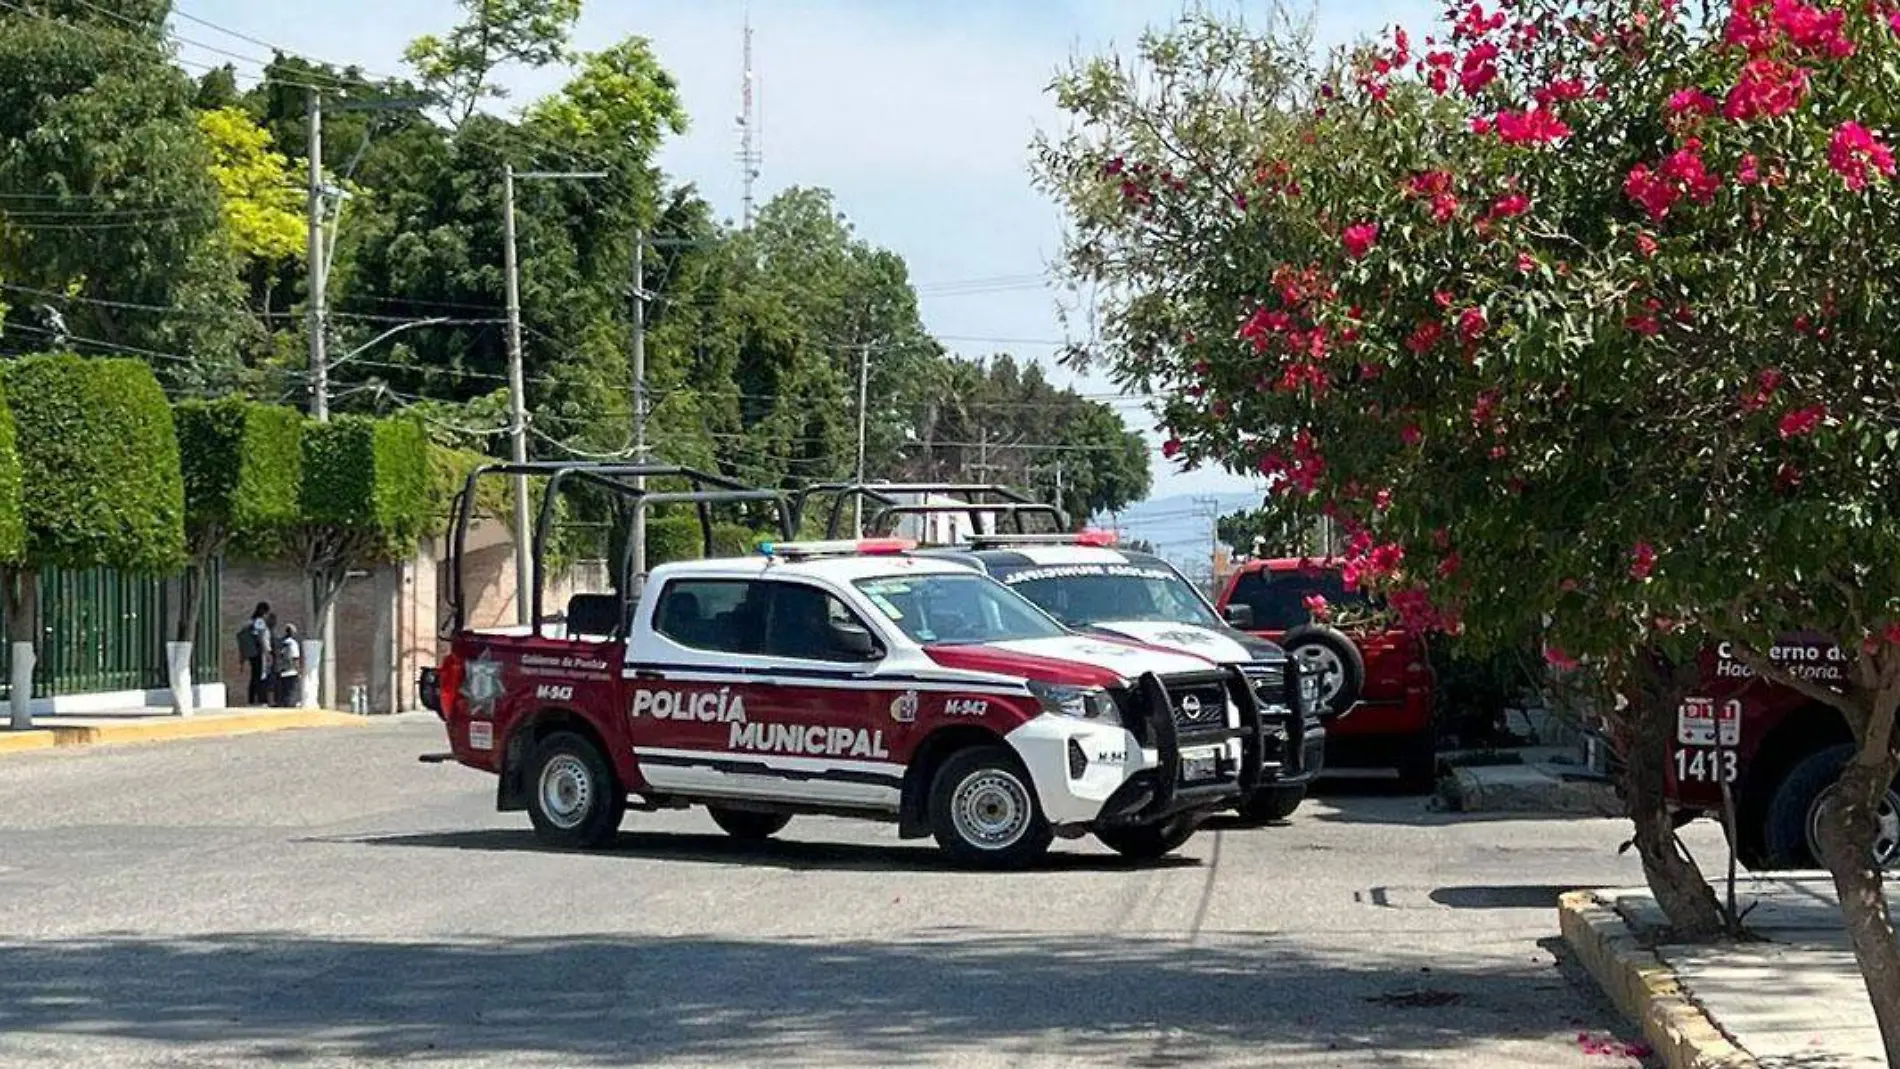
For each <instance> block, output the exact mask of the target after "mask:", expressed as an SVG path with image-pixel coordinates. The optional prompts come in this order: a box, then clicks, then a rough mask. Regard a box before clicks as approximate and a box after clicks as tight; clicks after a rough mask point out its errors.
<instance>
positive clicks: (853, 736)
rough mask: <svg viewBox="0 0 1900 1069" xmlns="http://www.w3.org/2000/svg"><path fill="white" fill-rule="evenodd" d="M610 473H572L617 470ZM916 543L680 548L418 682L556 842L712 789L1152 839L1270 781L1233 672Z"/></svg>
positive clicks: (737, 823) (905, 822) (734, 798)
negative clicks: (549, 619) (1044, 604)
mask: <svg viewBox="0 0 1900 1069" xmlns="http://www.w3.org/2000/svg"><path fill="white" fill-rule="evenodd" d="M530 467H535V466H530ZM517 470H518V469H516V468H514V467H513V466H496V467H494V468H491V469H486V472H487V473H495V472H499V473H503V474H510V473H514V472H516V471H517ZM607 470H609V469H604V468H598V467H596V468H587V469H582V468H581V466H568V467H565V468H563V469H562V471H563V473H564V475H565V476H571V477H578V478H583V479H587V480H598V479H603V478H612V479H617V480H621V481H624V477H623V476H615V475H603V474H602V472H603V471H607ZM612 470H632V469H631V468H628V469H612ZM645 470H648V472H649V474H650V473H651V469H645ZM543 473H544V474H545V472H543ZM480 474H483V473H477V476H479V475H480ZM477 476H472V477H471V481H472V479H473V478H475V477H477ZM703 478H707V479H710V477H703ZM554 481H555V482H558V481H559V478H556V479H555V480H554ZM756 493H757V492H751V491H743V490H739V489H730V488H715V489H713V490H710V491H701V492H700V493H699V494H698V495H697V496H698V497H699V498H700V499H701V501H702V503H703V502H704V501H707V500H728V499H737V498H740V497H741V496H746V495H755V494H756ZM547 496H548V497H550V498H551V497H552V496H553V495H552V493H550V494H549V495H547ZM646 496H647V497H648V498H651V499H659V500H672V501H679V500H685V499H688V498H692V497H694V496H695V495H694V494H671V495H666V494H650V495H646ZM472 499H473V495H472V494H468V493H465V494H464V499H463V500H464V503H463V505H462V506H461V507H460V508H459V509H458V524H457V526H458V530H457V531H456V532H455V535H456V537H457V539H458V540H459V538H460V536H461V535H462V534H463V533H465V527H466V523H465V520H466V512H467V508H468V506H467V504H466V503H467V502H468V501H470V500H472ZM751 499H753V500H756V499H757V498H756V497H752V498H751ZM548 510H549V506H548V505H547V504H546V503H545V501H544V506H543V512H544V519H545V514H546V513H547V512H548ZM543 533H545V527H544V528H543ZM539 541H540V539H537V553H536V556H537V559H538V557H539V545H538V543H539ZM907 548H908V546H907V544H905V543H901V542H897V541H893V540H869V541H847V542H825V543H805V544H798V543H782V544H776V545H768V546H764V547H761V552H760V553H759V554H757V555H754V556H748V557H742V558H732V559H714V560H700V561H690V562H680V563H674V564H668V565H663V566H661V567H659V568H657V569H655V570H654V571H653V572H652V574H651V575H650V576H646V577H644V582H643V583H641V584H639V591H638V593H637V594H635V595H634V596H631V597H627V598H624V599H621V598H619V597H618V595H611V596H609V598H610V599H611V604H608V603H605V602H594V603H583V604H578V605H575V606H571V607H570V611H569V613H568V614H567V616H566V618H565V619H564V620H562V621H559V622H557V623H555V624H553V625H552V626H550V625H547V624H541V625H537V626H535V627H533V628H515V629H507V630H502V631H476V630H470V629H465V628H459V627H458V628H457V630H456V631H455V632H454V634H453V639H452V652H451V653H450V655H449V656H448V657H446V658H445V659H444V661H443V663H442V665H441V666H440V667H439V668H438V669H436V670H434V671H433V672H430V673H425V677H424V680H423V690H424V700H425V703H428V704H430V706H431V707H432V708H435V709H436V710H437V711H438V712H439V713H440V714H441V716H442V718H443V720H444V722H445V724H446V726H447V729H448V735H449V743H450V746H451V749H452V755H453V759H454V760H456V761H459V762H461V763H462V764H465V765H468V766H471V767H474V768H478V769H482V770H484V771H488V772H492V773H495V774H497V775H498V777H499V780H500V784H499V795H498V798H499V804H500V807H501V808H502V809H504V810H517V809H526V810H527V811H528V813H529V816H530V818H531V819H532V821H533V824H534V827H535V829H536V831H537V832H538V833H539V834H540V835H541V836H542V837H543V838H544V839H545V840H547V841H549V842H551V843H554V844H559V845H564V846H598V845H602V844H606V843H609V842H611V841H612V840H613V838H614V834H615V831H616V829H617V828H618V827H619V824H620V821H621V819H622V816H623V814H624V813H625V811H626V809H627V808H629V806H632V807H634V808H637V809H644V810H654V809H663V808H681V807H686V806H705V807H706V808H707V809H708V810H709V811H710V813H711V816H712V818H713V820H714V821H715V822H716V823H718V825H719V826H720V827H721V828H723V829H725V830H726V831H727V832H728V833H730V834H732V835H735V836H738V837H741V838H763V837H766V836H770V835H772V834H774V833H776V832H777V831H779V830H780V829H781V828H783V827H784V826H785V825H786V823H787V822H788V821H789V820H790V819H791V818H792V817H793V816H795V815H799V814H831V815H844V816H856V817H867V818H872V819H880V820H888V821H895V822H896V824H897V825H898V830H899V834H900V836H903V837H906V838H915V837H922V836H925V835H933V836H935V838H936V840H937V842H938V844H939V845H940V846H941V847H942V849H943V850H944V851H945V852H946V854H948V855H949V856H950V857H951V858H953V859H954V860H956V861H959V862H962V863H966V864H972V865H981V866H991V867H1009V866H1020V865H1024V864H1027V863H1029V862H1031V861H1033V860H1034V859H1036V858H1037V857H1039V856H1040V855H1041V854H1042V853H1043V852H1044V851H1046V850H1047V849H1048V847H1049V845H1050V843H1051V841H1052V840H1053V839H1054V838H1056V837H1058V836H1062V837H1077V836H1081V835H1084V834H1091V833H1092V834H1094V835H1096V836H1097V837H1099V838H1100V839H1101V840H1102V841H1103V842H1104V843H1106V844H1107V845H1108V846H1110V847H1111V848H1113V849H1115V850H1117V851H1119V852H1121V853H1124V854H1127V855H1130V856H1136V857H1157V856H1160V855H1162V854H1165V853H1167V852H1168V851H1170V850H1173V849H1174V848H1176V847H1178V846H1179V845H1180V844H1181V843H1182V842H1184V841H1186V839H1187V838H1188V837H1189V836H1190V835H1191V834H1192V833H1193V831H1194V829H1195V827H1196V825H1197V824H1198V823H1199V822H1200V820H1201V819H1202V818H1203V817H1205V816H1206V815H1208V814H1209V813H1212V812H1214V811H1217V810H1219V809H1222V808H1230V807H1232V806H1233V805H1234V803H1235V801H1236V799H1237V798H1239V797H1241V796H1243V795H1245V794H1246V793H1248V792H1250V791H1251V790H1252V789H1253V788H1254V787H1255V786H1257V785H1258V782H1259V779H1260V776H1261V773H1262V757H1261V754H1262V745H1263V742H1262V739H1263V735H1262V728H1261V724H1262V718H1261V713H1260V707H1259V704H1258V702H1257V700H1256V697H1255V694H1254V692H1253V690H1252V689H1251V688H1250V687H1249V685H1248V683H1247V681H1246V679H1245V678H1244V677H1243V676H1242V674H1241V673H1240V672H1239V671H1237V670H1236V669H1235V668H1234V667H1233V666H1222V665H1218V664H1215V663H1213V662H1211V661H1208V660H1204V659H1201V658H1199V657H1195V656H1192V655H1188V654H1183V653H1177V652H1170V651H1166V650H1162V649H1158V648H1154V647H1149V646H1143V645H1140V644H1137V643H1133V642H1126V641H1118V640H1114V639H1109V638H1100V637H1090V636H1085V635H1081V634H1078V633H1076V632H1073V631H1070V630H1069V629H1067V628H1065V627H1064V626H1063V625H1062V624H1060V623H1058V622H1057V621H1056V620H1054V619H1053V618H1052V617H1050V616H1049V615H1047V614H1046V613H1044V612H1043V611H1042V610H1041V609H1038V608H1037V607H1036V606H1035V605H1033V604H1032V603H1030V602H1029V601H1027V600H1026V599H1024V598H1022V597H1021V596H1019V595H1017V594H1016V593H1014V592H1012V591H1010V590H1009V589H1008V588H1007V587H1005V586H1003V585H1002V584H1000V583H997V582H996V581H995V580H993V579H991V578H989V577H988V576H985V575H983V574H981V573H979V572H977V571H975V570H974V569H971V568H969V567H967V566H965V565H962V564H958V563H955V562H951V561H944V560H931V559H927V558H922V557H917V556H913V555H910V554H909V553H908V552H907ZM537 571H538V565H537ZM457 586H458V587H459V582H458V584H457ZM620 589H629V586H622V587H621V588H620ZM453 601H454V604H455V605H458V606H459V604H460V600H459V589H458V592H457V594H456V596H455V598H454V599H453ZM623 608H624V611H622V609H623ZM456 615H458V616H459V612H458V613H457V614H456ZM537 617H538V609H537Z"/></svg>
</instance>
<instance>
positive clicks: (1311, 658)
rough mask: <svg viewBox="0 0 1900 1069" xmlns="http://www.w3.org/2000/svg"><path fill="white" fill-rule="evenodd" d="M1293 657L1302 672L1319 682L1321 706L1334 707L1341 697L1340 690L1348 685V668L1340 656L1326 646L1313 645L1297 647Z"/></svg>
mask: <svg viewBox="0 0 1900 1069" xmlns="http://www.w3.org/2000/svg"><path fill="white" fill-rule="evenodd" d="M1293 656H1294V658H1296V659H1297V660H1298V661H1299V662H1300V668H1301V670H1303V671H1304V672H1305V673H1306V674H1307V675H1310V676H1313V677H1315V678H1317V679H1318V680H1319V700H1320V704H1322V705H1327V706H1330V705H1332V704H1333V699H1334V698H1337V697H1339V688H1341V687H1343V686H1345V684H1346V668H1345V666H1344V665H1342V664H1340V663H1339V655H1338V654H1336V653H1334V652H1333V651H1332V650H1330V649H1328V648H1327V647H1325V646H1320V645H1311V646H1299V647H1296V648H1295V649H1294V650H1293Z"/></svg>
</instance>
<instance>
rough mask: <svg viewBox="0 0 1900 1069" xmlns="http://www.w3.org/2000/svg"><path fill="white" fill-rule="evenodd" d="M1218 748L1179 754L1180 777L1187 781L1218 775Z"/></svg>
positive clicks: (1197, 780) (1196, 780)
mask: <svg viewBox="0 0 1900 1069" xmlns="http://www.w3.org/2000/svg"><path fill="white" fill-rule="evenodd" d="M1219 753H1220V752H1219V751H1218V750H1204V751H1202V752H1200V753H1193V754H1182V755H1181V778H1182V779H1183V780H1184V781H1186V782H1188V783H1196V782H1199V781H1201V780H1208V779H1214V778H1216V777H1217V776H1219V775H1220V756H1219Z"/></svg>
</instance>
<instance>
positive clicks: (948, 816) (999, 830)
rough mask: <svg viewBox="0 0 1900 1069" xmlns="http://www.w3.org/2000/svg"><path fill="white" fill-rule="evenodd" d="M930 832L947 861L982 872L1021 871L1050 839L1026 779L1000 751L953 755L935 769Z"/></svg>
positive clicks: (1052, 834)
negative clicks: (983, 870) (981, 869)
mask: <svg viewBox="0 0 1900 1069" xmlns="http://www.w3.org/2000/svg"><path fill="white" fill-rule="evenodd" d="M930 830H931V834H933V835H934V836H935V837H936V839H937V845H938V847H940V848H941V849H942V850H943V852H944V854H945V855H947V856H948V857H949V858H950V859H951V860H952V861H954V862H956V863H957V864H959V865H968V866H971V867H973V868H986V869H1019V868H1025V867H1027V866H1029V865H1031V864H1033V863H1034V862H1035V861H1036V860H1037V859H1039V858H1041V857H1042V855H1043V854H1045V853H1047V852H1048V850H1049V843H1050V842H1051V841H1052V840H1054V838H1055V832H1054V831H1053V830H1052V829H1051V828H1050V827H1049V822H1048V821H1047V820H1044V819H1043V816H1042V809H1041V807H1040V806H1039V805H1038V804H1037V803H1036V791H1035V788H1034V787H1033V786H1031V784H1030V780H1029V775H1028V773H1026V772H1024V771H1023V767H1022V764H1021V762H1019V761H1017V760H1016V758H1015V755H1013V754H1011V753H1010V752H1009V751H1008V750H1005V749H1003V748H1002V747H1000V746H983V747H978V748H976V749H971V750H964V751H961V752H960V753H955V754H952V755H951V756H950V759H949V760H947V761H945V762H944V763H943V766H942V767H940V768H939V769H937V776H936V779H934V780H932V781H931V787H930Z"/></svg>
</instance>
